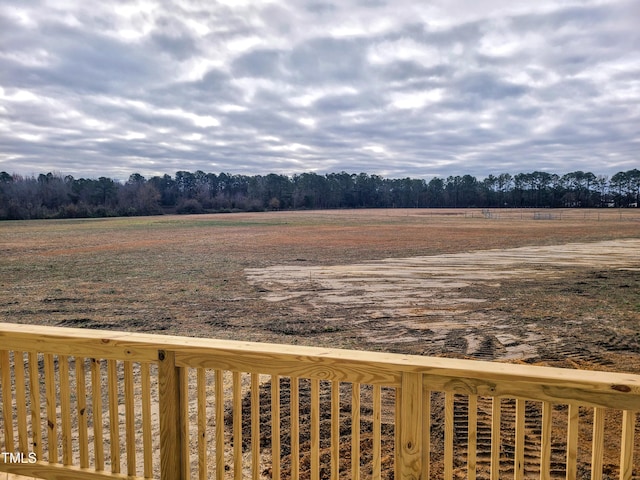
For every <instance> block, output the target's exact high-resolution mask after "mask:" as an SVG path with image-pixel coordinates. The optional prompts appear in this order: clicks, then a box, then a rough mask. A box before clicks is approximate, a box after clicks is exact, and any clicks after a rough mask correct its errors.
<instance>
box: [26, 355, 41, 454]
mask: <svg viewBox="0 0 640 480" xmlns="http://www.w3.org/2000/svg"><path fill="white" fill-rule="evenodd" d="M29 399H30V402H31V430H32V434H33V442H32V446H33V451H34V453H35V454H36V458H37V459H38V460H42V422H41V413H40V375H39V371H38V354H37V353H36V352H29Z"/></svg>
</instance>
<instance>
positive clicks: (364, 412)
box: [0, 323, 640, 480]
mask: <svg viewBox="0 0 640 480" xmlns="http://www.w3.org/2000/svg"><path fill="white" fill-rule="evenodd" d="M0 388H1V394H0V395H1V402H0V404H1V407H0V438H1V440H2V441H1V442H0V451H1V453H2V456H0V472H9V473H14V474H20V475H26V476H32V477H38V478H49V479H63V478H65V479H66V478H77V479H87V480H90V479H113V478H162V479H166V480H176V479H180V478H183V479H187V478H199V479H205V478H215V479H217V480H221V479H225V478H234V479H240V478H253V479H258V478H300V477H304V478H311V479H317V480H319V479H321V478H322V479H325V478H326V479H329V478H331V479H338V478H352V479H355V478H358V479H359V478H401V479H418V478H420V479H430V478H445V479H452V478H470V479H474V478H490V479H503V478H515V479H522V478H541V479H550V478H568V479H575V478H592V479H602V478H614V477H615V478H621V479H631V478H640V465H639V464H640V461H639V455H640V454H639V450H640V448H639V443H640V441H639V437H640V435H638V432H637V426H636V421H635V420H636V413H637V412H638V411H639V410H640V376H638V375H630V374H616V373H604V372H593V371H579V370H566V369H555V368H547V367H535V366H527V365H512V364H502V363H491V362H480V361H466V360H456V359H447V358H428V357H418V356H405V355H395V354H383V353H370V352H361V351H347V350H337V349H325V348H311V347H300V346H287V345H270V344H257V343H245V342H230V341H218V340H206V339H197V338H184V337H173V336H160V335H145V334H139V333H124V332H113V331H92V330H81V329H67V328H54V327H38V326H27V325H13V324H2V323H0ZM612 452H613V453H612ZM611 458H615V461H611ZM603 472H604V474H606V477H605V476H604V475H603Z"/></svg>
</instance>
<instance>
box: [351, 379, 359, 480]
mask: <svg viewBox="0 0 640 480" xmlns="http://www.w3.org/2000/svg"><path fill="white" fill-rule="evenodd" d="M351 478H352V479H356V480H357V479H359V478H360V384H359V383H354V384H353V385H352V386H351Z"/></svg>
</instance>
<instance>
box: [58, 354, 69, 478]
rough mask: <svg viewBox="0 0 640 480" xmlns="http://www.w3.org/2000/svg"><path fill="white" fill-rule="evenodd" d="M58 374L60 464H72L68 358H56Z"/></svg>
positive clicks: (65, 356)
mask: <svg viewBox="0 0 640 480" xmlns="http://www.w3.org/2000/svg"><path fill="white" fill-rule="evenodd" d="M58 368H59V370H58V371H59V372H60V417H61V418H60V423H61V425H62V464H63V465H71V464H72V463H73V448H72V443H71V438H72V437H71V435H72V433H71V389H70V387H69V357H68V356H67V355H59V356H58Z"/></svg>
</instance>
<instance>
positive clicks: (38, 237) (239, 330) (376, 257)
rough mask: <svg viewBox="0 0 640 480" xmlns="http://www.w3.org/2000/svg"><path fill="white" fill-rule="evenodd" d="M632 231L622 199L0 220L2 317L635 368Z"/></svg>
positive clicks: (638, 284)
mask: <svg viewBox="0 0 640 480" xmlns="http://www.w3.org/2000/svg"><path fill="white" fill-rule="evenodd" d="M638 247H640V212H636V211H635V210H624V211H618V210H616V211H611V210H591V211H589V210H558V211H555V210H554V211H543V212H537V211H534V210H498V211H494V212H482V211H480V210H417V209H416V210H360V211H319V212H270V213H256V214H233V215H203V216H183V217H168V216H165V217H148V218H127V219H106V220H101V219H96V220H72V221H69V220H65V221H33V222H2V223H0V321H3V322H16V323H33V324H43V325H58V326H74V327H85V328H103V329H117V330H129V331H145V332H153V333H167V334H176V335H187V336H202V337H216V338H228V339H239V340H253V341H267V342H274V343H287V344H296V343H297V344H305V345H318V346H332V347H342V348H353V349H359V350H376V351H389V352H398V353H410V354H418V355H440V356H455V357H459V358H479V359H483V360H495V361H507V362H526V363H534V364H545V365H554V366H561V367H569V368H583V369H599V370H608V371H621V372H630V373H640V255H638V250H639V248H638ZM267 387H268V385H267V384H265V388H266V389H267V390H268V388H267ZM282 392H283V395H285V396H286V395H287V388H286V385H283V386H282ZM302 392H303V391H302V390H301V396H303V393H302ZM265 395H266V393H265ZM433 400H434V412H433V415H434V417H433V418H434V419H435V421H434V422H433V424H434V425H438V421H437V420H438V418H439V417H438V415H439V414H438V405H441V400H439V399H438V398H436V397H434V399H433ZM438 402H440V403H438ZM345 408H346V407H345ZM503 408H504V411H505V416H506V417H509V415H510V413H509V412H511V411H512V410H513V405H511V404H509V403H508V402H506V401H505V404H504V406H503ZM532 408H534V407H532ZM487 409H490V407H488V406H486V405H485V406H483V405H482V404H481V405H480V417H479V419H480V422H481V423H482V420H481V419H482V418H484V416H483V415H485V413H484V412H486V410H487ZM534 409H535V408H534ZM534 413H535V412H532V413H531V418H533V417H534V416H535V415H534ZM456 414H457V415H458V414H459V415H460V416H461V418H463V419H464V417H465V411H464V404H463V403H460V402H456ZM562 414H563V412H561V411H559V412H558V413H557V415H560V417H561V416H562ZM528 415H529V413H528ZM564 415H565V416H566V413H564ZM585 415H587V413H585ZM285 418H286V415H285ZM527 418H529V416H528V417H527ZM613 420H615V419H613ZM613 420H612V421H613ZM283 421H284V420H283ZM366 421H367V417H366V412H365V413H363V425H364V424H365V422H366ZM265 422H267V423H268V420H267V419H265ZM463 423H464V422H462V423H461V426H460V427H459V428H460V429H461V430H460V431H459V432H458V431H456V444H457V445H458V444H459V445H460V449H461V450H460V451H459V453H460V455H457V456H456V458H457V459H458V461H459V462H463V460H464V435H465V433H464V431H463V430H464V427H463V426H462V425H463ZM587 423H588V422H587ZM587 423H585V425H586V424H587ZM639 423H640V422H639ZM343 427H344V428H346V429H348V425H346V424H345V425H344V426H343ZM365 427H366V425H365ZM265 428H266V425H265ZM384 428H386V429H387V430H389V429H391V430H389V431H387V432H386V434H387V437H386V438H387V441H388V439H389V438H391V437H388V435H392V426H390V425H389V424H386V426H385V427H384ZM456 429H458V426H456ZM531 429H532V432H535V429H536V426H535V425H532V426H531ZM364 430H365V433H363V445H364V446H365V447H363V448H364V451H365V452H366V451H367V450H366V444H367V442H369V441H370V440H368V437H367V434H366V428H364ZM265 431H266V430H265ZM283 431H285V429H284V428H283ZM480 431H481V435H484V433H482V428H480ZM585 432H586V431H585ZM303 434H304V432H303ZM432 435H433V439H434V440H433V441H434V444H437V441H438V438H440V437H438V435H439V432H437V431H436V432H433V433H432ZM585 436H586V437H588V432H586V433H585ZM458 437H459V438H458ZM534 437H535V435H534ZM264 442H266V443H265V448H266V447H267V446H268V443H269V442H268V439H266V438H265V439H264ZM283 442H284V440H283ZM483 442H485V440H481V439H480V438H479V446H483V445H484V444H483ZM534 443H535V442H534ZM561 443H562V442H561V439H560V440H558V445H560V444H561ZM386 445H387V446H389V445H390V444H388V443H387V444H386ZM534 447H535V445H534ZM385 448H387V447H385ZM389 448H391V447H390V446H389ZM483 448H484V447H483ZM637 450H638V449H637ZM385 451H386V450H385ZM348 452H349V449H348V445H345V446H344V454H345V458H348ZM612 452H615V445H613V446H612ZM326 455H327V454H324V456H325V457H326ZM554 455H555V457H554V458H560V457H561V456H562V449H561V447H560V446H558V448H557V452H555V453H554ZM613 456H614V455H613V454H612V458H608V459H607V462H608V464H609V465H611V467H610V470H611V472H614V470H615V467H614V466H613V465H614V464H616V463H617V461H618V459H617V458H613ZM303 460H304V459H303ZM436 460H437V459H436ZM304 461H308V459H306V460H304ZM286 465H287V463H286V459H285V462H284V464H283V467H285V469H286ZM387 467H388V464H387ZM505 468H508V467H505ZM385 471H386V472H387V477H388V478H392V476H390V475H392V469H390V468H387V470H385ZM557 474H558V476H561V475H562V472H561V471H559V472H557ZM461 475H462V474H461ZM585 475H586V473H585Z"/></svg>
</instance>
